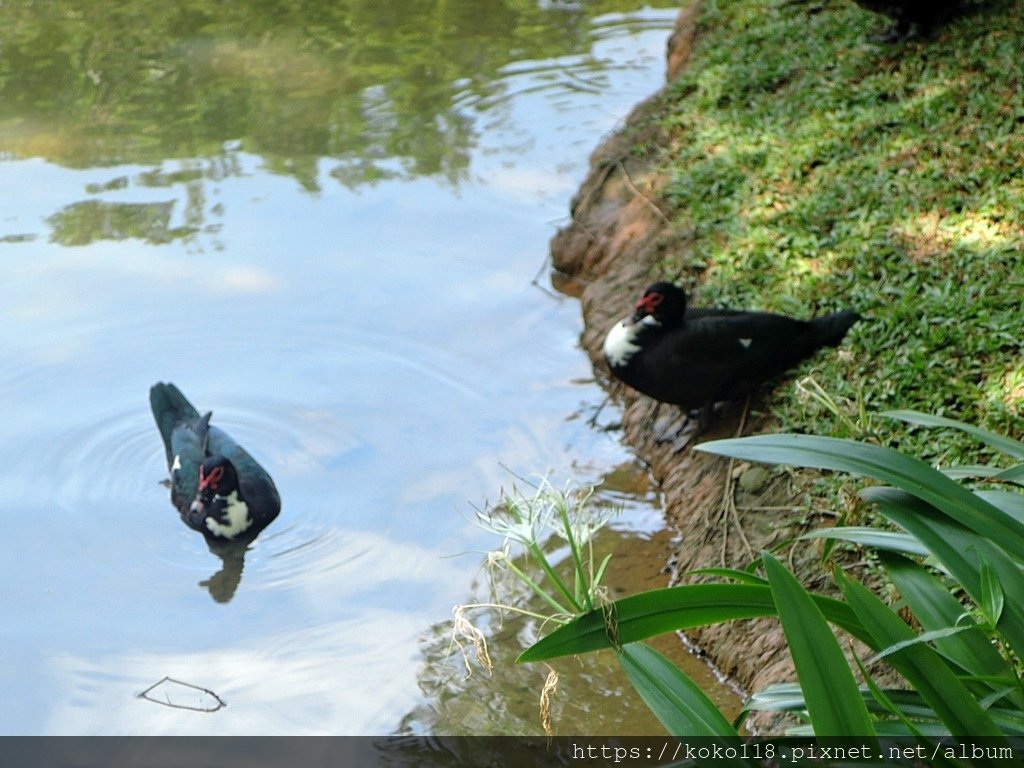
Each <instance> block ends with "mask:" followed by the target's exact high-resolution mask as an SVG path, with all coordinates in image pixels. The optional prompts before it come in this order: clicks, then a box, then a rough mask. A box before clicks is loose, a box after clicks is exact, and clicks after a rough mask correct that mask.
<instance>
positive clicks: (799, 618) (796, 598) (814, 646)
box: [761, 553, 875, 737]
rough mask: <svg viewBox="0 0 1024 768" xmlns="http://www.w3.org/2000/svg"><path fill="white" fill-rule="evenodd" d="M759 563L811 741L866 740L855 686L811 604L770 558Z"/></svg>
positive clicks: (867, 722)
mask: <svg viewBox="0 0 1024 768" xmlns="http://www.w3.org/2000/svg"><path fill="white" fill-rule="evenodd" d="M761 560H762V561H763V562H764V570H765V574H766V575H767V576H768V582H769V584H771V589H772V594H773V595H774V596H775V604H776V606H777V608H778V611H779V620H780V621H781V622H782V631H783V632H785V634H786V642H787V643H789V652H790V654H791V655H792V656H793V664H794V665H795V666H796V674H797V678H798V679H799V680H800V689H801V690H802V691H803V693H804V697H805V699H806V701H807V714H808V715H809V716H810V718H811V725H812V726H813V727H814V735H815V736H818V737H822V736H871V735H872V734H874V732H875V730H874V726H873V725H872V721H871V717H870V715H868V710H867V707H866V706H865V705H864V699H863V698H861V695H860V691H859V690H858V688H857V681H856V680H854V678H853V673H852V672H851V671H850V667H849V665H848V664H847V662H846V657H845V656H843V651H842V649H841V648H840V647H839V643H838V642H837V641H836V638H835V635H833V634H832V630H831V628H830V627H829V626H828V624H827V623H826V621H825V617H824V616H823V615H822V614H821V611H820V610H819V609H818V607H817V606H816V605H815V604H814V599H813V598H812V597H811V595H810V593H809V592H808V591H807V590H806V589H804V588H803V586H802V585H801V584H800V582H798V581H797V580H796V577H794V576H793V574H791V573H790V572H789V571H788V570H786V568H785V567H784V566H783V565H782V563H780V562H779V561H778V560H776V559H775V558H774V557H772V556H771V555H769V554H767V553H766V554H764V555H762V556H761Z"/></svg>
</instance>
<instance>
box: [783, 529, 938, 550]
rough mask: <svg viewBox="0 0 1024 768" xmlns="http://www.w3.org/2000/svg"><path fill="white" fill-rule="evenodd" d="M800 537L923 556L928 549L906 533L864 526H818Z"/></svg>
mask: <svg viewBox="0 0 1024 768" xmlns="http://www.w3.org/2000/svg"><path fill="white" fill-rule="evenodd" d="M800 538H801V539H838V540H840V541H849V542H851V543H853V544H860V545H861V546H864V547H871V548H872V549H881V550H885V551H890V552H900V553H903V554H908V555H918V556H921V557H923V556H925V555H927V554H928V550H927V549H926V548H925V547H924V545H923V544H921V542H919V541H918V540H917V539H915V538H914V537H913V536H911V535H910V534H907V533H900V532H898V531H885V530H882V529H880V528H868V527H866V526H864V527H862V526H843V527H836V528H818V529H815V530H813V531H808V532H807V533H805V534H803V535H802V536H801V537H800Z"/></svg>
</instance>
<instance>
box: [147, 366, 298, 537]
mask: <svg viewBox="0 0 1024 768" xmlns="http://www.w3.org/2000/svg"><path fill="white" fill-rule="evenodd" d="M149 404H150V406H151V407H152V409H153V418H154V419H156V425H157V428H158V429H159V430H160V436H161V437H162V438H163V441H164V450H165V452H166V454H167V467H168V469H170V472H171V502H172V503H173V504H174V506H175V507H177V509H178V512H179V513H180V514H181V519H182V520H183V521H184V522H185V524H186V525H188V527H189V528H193V529H195V530H197V531H199V532H200V533H202V534H203V536H205V537H206V540H207V541H208V542H210V543H211V544H217V543H226V542H250V541H252V540H253V539H254V538H256V536H257V534H259V532H260V531H262V530H263V529H264V528H266V527H267V526H268V525H270V523H272V522H273V521H274V518H276V517H277V515H278V513H279V512H280V511H281V497H280V496H279V495H278V492H277V488H276V487H275V486H274V481H273V480H271V478H270V475H268V474H267V471H266V470H265V469H263V467H261V466H260V465H259V464H258V463H257V462H256V460H255V459H254V458H253V457H252V456H250V455H249V454H248V452H246V450H245V449H244V448H242V447H241V446H240V445H238V443H236V442H235V441H234V440H232V439H231V438H230V437H229V436H228V435H227V434H226V433H225V432H224V431H223V430H220V429H218V428H217V427H213V426H210V416H211V415H212V414H211V413H210V412H207V413H205V414H202V415H200V413H199V411H197V410H196V409H195V407H194V406H193V405H192V403H190V402H189V401H188V400H187V399H186V397H185V396H184V395H183V394H182V393H181V390H179V389H178V388H177V387H176V386H174V385H173V384H170V383H167V384H164V383H163V382H160V383H157V384H154V385H153V386H152V388H150V390H149Z"/></svg>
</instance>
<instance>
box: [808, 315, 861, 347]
mask: <svg viewBox="0 0 1024 768" xmlns="http://www.w3.org/2000/svg"><path fill="white" fill-rule="evenodd" d="M860 319H861V318H860V315H859V314H857V313H856V312H854V311H853V310H852V309H847V310H844V311H842V312H836V313H835V314H832V315H825V316H823V317H815V318H814V319H812V320H811V321H810V322H811V326H812V327H813V328H814V343H815V345H816V346H819V347H826V346H827V347H834V346H836V345H837V344H839V342H841V341H842V340H843V337H844V336H845V335H846V332H847V331H848V330H850V326H851V325H853V324H854V323H856V322H857V321H858V320H860Z"/></svg>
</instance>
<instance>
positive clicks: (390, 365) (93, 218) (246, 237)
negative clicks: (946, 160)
mask: <svg viewBox="0 0 1024 768" xmlns="http://www.w3.org/2000/svg"><path fill="white" fill-rule="evenodd" d="M243 6H245V7H244V9H243ZM249 6H250V4H240V5H239V6H230V5H229V6H225V5H224V4H210V3H206V2H198V1H194V2H185V3H176V4H166V5H165V6H159V5H154V4H138V3H129V2H111V3H104V4H101V5H99V6H98V7H96V8H93V9H92V10H90V12H89V13H83V12H81V11H80V10H79V8H80V4H73V3H69V2H54V3H47V4H29V3H25V4H13V5H9V6H5V9H4V13H5V24H4V27H3V29H0V71H2V72H3V75H4V76H3V77H2V78H0V186H2V188H3V189H4V190H5V193H4V204H3V207H2V212H0V284H2V285H3V286H4V287H3V296H4V298H3V301H2V302H0V317H2V323H0V362H2V364H0V403H2V404H3V406H2V407H3V422H4V429H3V433H2V434H0V478H2V483H3V488H4V493H3V496H2V497H0V515H2V517H3V529H4V548H5V550H6V553H7V554H6V557H5V558H4V561H3V564H2V565H0V581H2V582H3V584H4V589H3V590H2V591H3V598H2V601H3V607H4V613H5V617H4V622H3V630H2V638H3V643H4V650H5V654H4V660H3V662H2V664H0V687H2V688H3V690H4V691H5V694H6V696H5V698H7V700H8V704H9V705H8V706H4V707H3V708H2V713H0V733H5V734H186V733H188V734H256V733H259V734H306V733H310V734H312V733H337V734H386V733H392V732H395V731H396V730H398V729H405V730H406V731H428V730H431V729H441V730H444V729H449V730H455V726H454V725H453V724H452V723H453V722H456V721H454V720H452V719H450V718H449V719H446V716H445V715H444V707H442V706H440V705H438V704H437V699H438V697H439V696H443V693H442V694H439V693H438V691H444V690H448V691H450V690H452V689H451V688H446V687H445V685H446V684H445V683H437V684H436V685H435V684H434V683H435V682H436V680H435V678H436V677H438V676H437V675H436V673H435V672H434V671H433V669H434V667H435V666H436V665H442V666H444V665H445V663H446V662H444V661H443V660H440V659H443V657H444V654H443V653H435V652H434V651H432V650H431V649H435V650H436V648H439V647H440V645H443V642H441V641H440V638H441V637H442V636H443V635H444V633H445V631H446V630H445V629H444V627H445V626H446V621H447V620H448V618H449V617H450V615H451V610H452V607H453V606H454V605H456V604H459V603H463V602H467V601H468V600H469V599H471V595H472V594H473V590H474V586H473V585H474V584H475V583H476V581H477V579H478V577H479V575H480V568H481V555H480V554H479V553H481V552H483V551H485V550H487V549H490V548H493V547H494V546H496V544H497V543H498V542H497V541H496V540H495V539H494V537H493V536H492V535H490V534H487V533H485V532H483V531H481V530H479V529H478V528H477V527H476V526H475V525H474V524H473V523H472V521H471V518H472V509H473V507H474V506H480V505H483V504H486V503H487V502H488V501H493V500H495V499H496V498H497V497H498V494H499V491H500V489H501V488H502V487H507V486H509V485H510V484H511V482H512V481H513V479H514V478H513V477H512V475H513V474H522V475H529V474H533V473H538V472H551V473H552V477H554V478H567V477H572V478H576V479H578V480H580V481H581V482H589V483H601V482H602V480H603V478H604V477H605V476H606V475H609V474H611V473H613V472H614V471H615V470H616V468H617V467H619V466H620V465H622V464H623V463H627V462H628V460H629V457H628V455H627V453H626V452H625V451H624V450H623V449H622V448H621V447H620V446H619V445H618V444H617V442H616V438H615V435H614V434H612V435H609V434H607V433H603V432H600V431H597V430H594V429H593V428H591V427H589V426H588V425H587V423H586V418H585V416H586V415H587V414H588V413H589V412H590V411H591V410H592V409H593V408H594V407H595V406H596V405H597V404H598V403H599V402H600V401H601V399H602V394H601V392H600V390H599V389H598V388H597V387H595V386H594V385H593V384H592V383H589V382H588V379H589V378H590V376H591V372H590V370H589V366H588V363H587V361H586V359H585V356H584V355H583V354H582V353H580V352H579V350H578V348H577V337H578V334H579V330H580V328H579V308H578V306H577V303H576V302H575V301H574V300H570V299H563V298H559V297H557V296H554V295H552V293H551V292H550V291H546V290H544V289H543V288H542V287H541V286H543V285H545V284H546V276H545V269H544V261H545V258H546V253H547V241H548V239H549V237H550V236H551V234H552V233H553V232H554V229H555V227H556V226H557V225H558V224H559V223H560V222H561V221H563V220H564V216H565V215H566V212H567V210H568V200H569V197H570V196H571V194H572V193H573V192H574V190H575V188H576V186H577V184H578V183H579V181H580V180H581V179H582V176H583V173H584V171H585V163H586V158H587V155H588V154H589V152H590V150H591V149H592V148H593V147H594V146H595V145H596V143H597V141H598V140H599V138H600V136H601V135H602V134H603V133H605V132H607V131H608V130H610V129H612V128H613V127H614V126H615V125H616V124H617V123H618V122H619V121H620V120H621V119H622V118H623V117H624V116H625V115H626V114H627V112H628V111H629V109H630V107H631V106H632V105H633V104H634V103H635V102H637V101H638V100H639V99H641V98H643V97H644V96H646V95H647V94H649V93H650V92H652V91H653V90H655V89H656V88H657V87H658V86H659V85H660V83H661V81H662V78H663V51H664V44H665V39H666V32H667V30H668V29H669V28H670V26H671V22H672V20H673V18H674V15H675V9H674V8H665V9H650V8H644V9H641V10H627V9H630V8H633V6H632V4H629V3H617V2H594V3H583V4H577V3H560V2H550V3H540V4H537V5H536V6H530V7H524V8H521V7H520V4H514V3H499V2H489V3H486V4H481V3H479V2H477V1H476V0H473V2H469V0H465V1H464V2H454V3H444V4H432V3H430V4H428V3H413V2H408V3H394V4H388V3H362V2H355V0H351V1H350V2H338V3H302V4H299V3H290V2H284V3H276V4H273V7H271V6H270V5H260V6H259V8H254V7H249ZM538 276H539V279H538ZM160 380H168V381H174V382H175V383H177V384H178V385H179V386H180V387H181V388H182V390H183V391H184V392H185V394H186V395H187V396H189V397H190V398H191V399H192V400H193V402H194V403H195V404H196V406H197V407H198V408H199V409H200V410H207V409H209V410H212V411H213V414H214V416H213V421H214V423H215V424H218V425H219V426H221V427H222V428H224V429H226V430H227V431H228V432H229V433H231V434H232V435H233V436H234V437H235V438H237V439H238V440H239V442H241V443H242V444H243V445H245V446H246V447H247V448H248V449H249V450H250V451H251V452H252V453H253V454H255V456H256V457H257V458H258V459H259V460H260V461H261V462H262V463H263V464H264V466H266V467H267V468H268V469H269V471H270V472H271V474H272V475H273V477H274V479H275V481H276V483H277V485H278V487H279V489H280V491H281V495H282V498H283V501H284V506H283V511H282V514H281V516H280V518H279V519H278V520H277V521H276V522H275V523H274V524H273V526H272V527H271V528H269V529H268V530H267V531H266V532H265V533H264V534H263V535H262V536H261V537H260V538H259V539H258V540H257V541H256V542H255V543H254V545H253V546H252V547H251V549H250V550H249V551H248V552H247V553H246V555H245V557H244V560H243V559H241V558H234V559H232V558H228V559H226V560H223V561H222V560H221V559H220V558H218V557H217V556H216V555H215V554H213V553H211V551H210V550H209V549H208V548H207V546H206V545H205V543H204V542H203V540H202V538H201V537H200V536H198V535H196V534H194V533H193V532H191V531H189V530H188V529H187V528H185V527H184V526H183V525H182V524H181V522H180V520H179V519H178V517H177V514H176V513H175V512H174V510H173V508H172V507H171V505H170V502H169V498H168V492H167V489H166V488H165V487H164V486H162V485H161V484H160V482H161V480H162V479H163V478H164V477H165V476H166V467H165V465H164V463H163V454H162V447H161V445H160V441H159V437H158V435H157V432H156V429H155V426H154V424H153V422H152V417H151V415H150V413H149V409H148V403H147V391H148V388H149V386H150V385H151V384H153V383H154V382H156V381H160ZM611 485H614V484H611ZM612 495H613V497H616V498H620V500H621V501H622V502H623V503H624V504H625V505H626V506H627V514H626V515H625V516H624V522H623V523H621V524H620V525H619V526H618V527H617V528H616V529H615V530H613V531H611V532H609V533H608V534H607V535H608V536H610V537H613V538H614V537H619V538H618V539H616V542H618V541H619V540H621V541H647V540H649V539H650V536H649V535H647V534H646V533H645V531H653V530H655V529H657V528H658V524H659V521H660V518H659V516H658V513H657V512H656V510H653V509H652V508H651V507H650V506H649V505H648V504H647V502H648V501H650V498H649V497H650V494H649V493H648V494H644V493H641V494H639V496H638V495H636V494H634V493H632V492H628V493H622V492H616V491H614V490H613V491H612ZM611 546H612V547H613V548H615V547H618V546H620V544H619V543H616V544H614V545H611ZM652 570H653V569H652ZM513 640H515V638H513ZM516 645H517V646H518V643H516ZM517 649H518V647H517V648H516V650H517ZM510 655H514V652H510ZM449 666H450V665H449ZM537 674H539V673H537ZM165 676H166V677H170V678H174V679H176V680H180V681H185V682H187V683H189V684H191V685H195V686H198V687H200V688H204V689H208V690H210V691H212V692H215V693H216V695H217V696H218V697H220V698H221V699H223V700H224V701H225V702H226V703H227V706H226V707H225V708H223V709H220V710H219V711H217V712H216V713H212V714H211V713H204V712H195V711H190V710H182V709H177V708H171V707H166V706H159V705H158V704H154V703H153V702H151V701H146V700H144V699H140V698H138V696H137V695H138V694H139V693H141V692H143V691H144V690H146V689H147V688H149V687H150V686H151V685H152V684H154V683H156V682H157V681H159V680H161V679H162V678H164V677H165ZM505 692H506V693H507V690H506V691H505ZM175 695H178V694H175ZM169 696H170V694H168V697H169ZM13 702H17V705H16V706H13V705H12V704H13ZM535 708H536V704H535V701H534V700H532V699H531V701H530V702H529V704H528V705H527V704H524V707H523V710H522V712H515V713H511V714H508V715H502V716H497V717H496V719H493V718H492V721H490V722H487V723H483V722H482V723H481V724H480V727H479V732H519V731H526V732H536V729H537V727H538V725H537V722H536V718H535V716H534V714H533V710H535ZM621 708H622V705H621V703H619V704H618V705H617V706H615V707H614V708H613V709H614V711H615V712H616V717H621ZM431 713H432V714H431ZM565 717H566V720H565V721H564V723H563V725H562V726H561V728H560V730H561V731H562V732H573V731H578V732H584V731H588V730H601V728H603V727H604V726H606V725H608V723H609V722H614V721H604V720H595V719H594V716H593V715H588V714H587V713H586V711H585V708H584V711H583V712H582V714H580V715H578V716H577V715H574V714H573V713H572V712H571V711H568V712H566V715H565ZM574 717H578V719H576V720H574V719H573V718H574ZM588 718H589V719H588ZM485 719H486V718H485ZM463 726H464V727H467V728H468V727H469V726H466V725H465V722H464V723H463Z"/></svg>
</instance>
